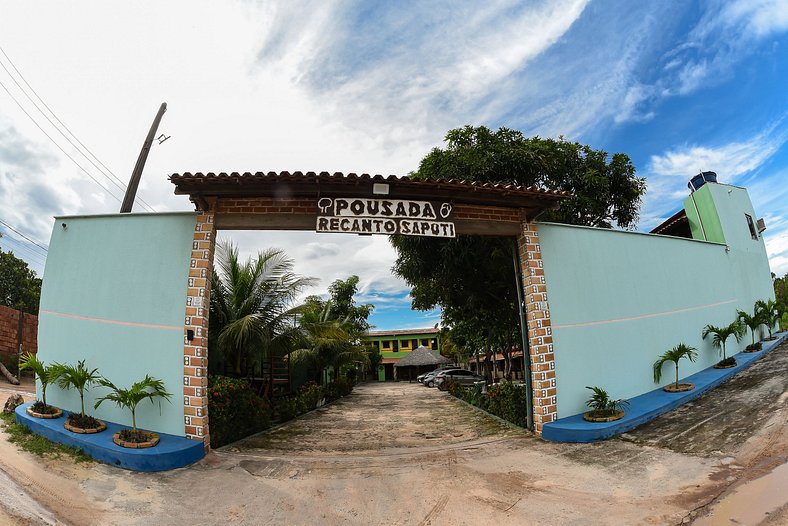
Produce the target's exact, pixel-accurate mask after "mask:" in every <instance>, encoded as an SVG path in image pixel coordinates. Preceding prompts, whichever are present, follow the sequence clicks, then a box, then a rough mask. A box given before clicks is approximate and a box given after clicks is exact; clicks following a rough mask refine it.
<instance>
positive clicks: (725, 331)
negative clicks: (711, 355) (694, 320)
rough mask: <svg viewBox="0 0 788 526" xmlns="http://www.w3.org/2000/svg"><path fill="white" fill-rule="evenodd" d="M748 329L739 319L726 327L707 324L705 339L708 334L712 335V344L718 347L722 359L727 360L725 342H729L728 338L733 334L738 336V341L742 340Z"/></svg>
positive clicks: (735, 336) (704, 332) (704, 330)
mask: <svg viewBox="0 0 788 526" xmlns="http://www.w3.org/2000/svg"><path fill="white" fill-rule="evenodd" d="M746 330H747V329H745V327H744V325H742V324H741V322H739V320H736V321H734V322H733V323H731V324H730V325H727V326H725V327H716V326H714V325H706V327H704V329H703V339H704V340H705V339H706V337H707V336H709V335H711V336H712V340H711V343H712V345H714V347H716V348H718V349H719V350H720V352H721V353H722V361H726V360H727V359H728V356H727V354H726V353H725V342H727V341H728V338H730V337H731V336H733V337H734V338H736V341H737V342H740V341H741V339H742V336H744V332H745V331H746Z"/></svg>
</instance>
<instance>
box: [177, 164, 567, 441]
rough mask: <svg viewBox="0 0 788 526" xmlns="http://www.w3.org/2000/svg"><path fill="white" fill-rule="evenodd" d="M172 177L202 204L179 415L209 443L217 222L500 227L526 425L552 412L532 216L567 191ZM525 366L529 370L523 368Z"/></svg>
mask: <svg viewBox="0 0 788 526" xmlns="http://www.w3.org/2000/svg"><path fill="white" fill-rule="evenodd" d="M170 181H171V182H172V183H173V184H174V185H175V193H176V194H179V195H188V196H189V198H190V199H191V201H192V202H193V203H194V204H195V207H196V209H197V212H198V217H197V222H196V226H195V231H194V238H193V243H192V254H191V261H190V270H189V288H188V293H187V297H186V310H185V312H186V315H185V327H184V351H183V353H184V374H183V382H184V422H185V434H186V436H187V437H188V438H192V439H197V440H204V441H205V443H206V445H207V444H208V443H209V439H208V436H209V428H208V416H209V415H208V396H207V385H208V379H207V371H208V334H207V332H208V316H209V311H210V308H209V307H210V283H211V268H212V263H213V254H214V247H215V243H216V231H217V230H304V231H317V232H346V233H352V234H361V235H374V234H382V235H391V234H404V235H419V236H433V237H455V236H459V235H476V236H501V237H512V238H514V239H516V240H517V247H518V255H519V268H520V279H521V284H522V285H521V286H522V292H523V302H522V304H523V311H524V317H525V323H523V325H524V330H523V333H524V335H523V343H524V346H525V348H526V349H527V350H528V352H527V353H524V354H525V357H526V360H525V362H526V374H525V378H526V383H527V384H528V389H527V391H528V393H529V395H530V396H529V404H528V406H529V419H528V420H529V424H530V423H532V426H533V430H534V431H535V432H536V433H538V434H540V433H541V431H542V426H543V425H544V424H546V423H548V422H552V421H553V420H555V418H556V415H557V412H556V377H555V362H554V355H553V341H552V329H551V325H550V308H549V304H548V299H547V286H546V283H545V277H544V270H543V264H542V257H541V249H540V244H539V232H538V226H537V224H536V223H534V219H535V217H536V216H538V215H539V213H541V212H542V211H544V210H547V209H552V208H555V207H557V206H558V205H559V204H560V201H561V200H562V199H565V198H566V197H569V194H568V193H566V192H560V191H554V190H544V189H540V188H536V187H527V188H524V187H518V186H514V185H502V184H487V183H485V184H480V183H470V182H463V181H457V180H450V181H421V180H411V179H403V178H398V177H395V176H388V177H384V176H381V175H375V176H371V175H368V174H362V175H357V174H352V173H351V174H347V175H344V174H341V173H335V174H329V173H327V172H321V173H319V174H317V173H314V172H308V173H306V174H304V173H301V172H294V173H292V174H291V173H289V172H281V173H275V172H269V173H262V172H257V173H254V174H252V173H244V174H239V173H231V174H226V173H220V174H214V173H207V174H203V173H195V174H192V173H188V172H187V173H183V174H174V175H172V176H171V177H170ZM529 370H530V374H528V371H529Z"/></svg>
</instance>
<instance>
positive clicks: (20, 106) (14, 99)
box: [0, 80, 121, 203]
mask: <svg viewBox="0 0 788 526" xmlns="http://www.w3.org/2000/svg"><path fill="white" fill-rule="evenodd" d="M0 86H2V88H3V89H4V90H5V92H6V93H8V96H9V97H11V99H12V100H13V101H14V102H15V103H16V105H17V106H19V109H21V110H22V111H23V112H24V114H25V115H27V116H28V118H29V119H30V120H31V121H33V124H35V125H36V126H37V127H38V129H39V130H41V133H43V134H44V135H46V136H47V139H49V140H50V141H52V144H54V145H55V146H57V149H58V150H60V151H61V152H63V155H65V156H66V157H68V158H69V159H70V160H71V162H72V163H74V164H75V165H76V166H77V168H79V169H80V170H82V171H83V172H84V173H85V175H87V176H88V177H90V178H91V179H92V180H93V182H94V183H96V184H97V185H99V186H100V187H101V188H102V189H103V190H104V191H105V192H107V193H108V194H109V195H110V196H111V197H112V198H113V199H115V201H117V202H119V203H120V202H121V200H120V199H119V198H118V196H116V195H115V194H113V193H112V192H111V191H110V190H109V188H107V187H106V186H104V185H103V184H101V183H100V182H98V179H96V178H95V177H93V176H92V175H91V174H90V172H88V171H87V170H85V168H83V167H82V165H81V164H79V163H78V162H77V161H76V160H75V159H74V158H73V157H71V156H70V155H69V154H68V152H66V150H64V149H63V148H62V147H61V146H60V145H59V144H58V143H57V142H56V141H55V139H53V138H52V136H51V135H49V134H48V133H47V132H46V131H45V130H44V128H42V127H41V125H40V124H38V122H36V120H35V119H34V118H33V116H32V115H30V114H29V113H28V112H27V110H26V109H25V108H24V106H22V105H21V104H20V103H19V101H18V100H16V97H14V95H13V93H11V91H10V90H9V89H8V87H6V85H5V84H3V81H2V80H0Z"/></svg>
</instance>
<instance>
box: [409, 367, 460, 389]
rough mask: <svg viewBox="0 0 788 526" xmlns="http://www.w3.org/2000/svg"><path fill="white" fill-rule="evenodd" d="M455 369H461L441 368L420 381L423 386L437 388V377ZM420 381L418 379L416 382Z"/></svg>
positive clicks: (425, 375) (424, 376)
mask: <svg viewBox="0 0 788 526" xmlns="http://www.w3.org/2000/svg"><path fill="white" fill-rule="evenodd" d="M454 369H459V367H441V368H439V369H435V370H434V371H430V372H429V373H427V374H424V375H423V378H422V379H421V380H419V381H420V382H421V383H422V384H424V385H426V386H427V387H435V375H437V374H438V373H442V372H445V371H453V370H454ZM418 379H419V378H418V377H416V380H418Z"/></svg>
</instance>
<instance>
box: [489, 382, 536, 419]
mask: <svg viewBox="0 0 788 526" xmlns="http://www.w3.org/2000/svg"><path fill="white" fill-rule="evenodd" d="M525 394H526V393H525V386H524V385H519V384H513V383H512V382H501V383H499V384H495V385H492V386H490V387H489V388H488V389H487V411H488V412H490V413H492V414H494V415H495V416H498V417H500V418H503V419H504V420H507V421H509V422H511V423H513V424H515V425H518V426H520V427H525V426H526V415H527V411H528V408H527V403H526V397H525Z"/></svg>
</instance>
